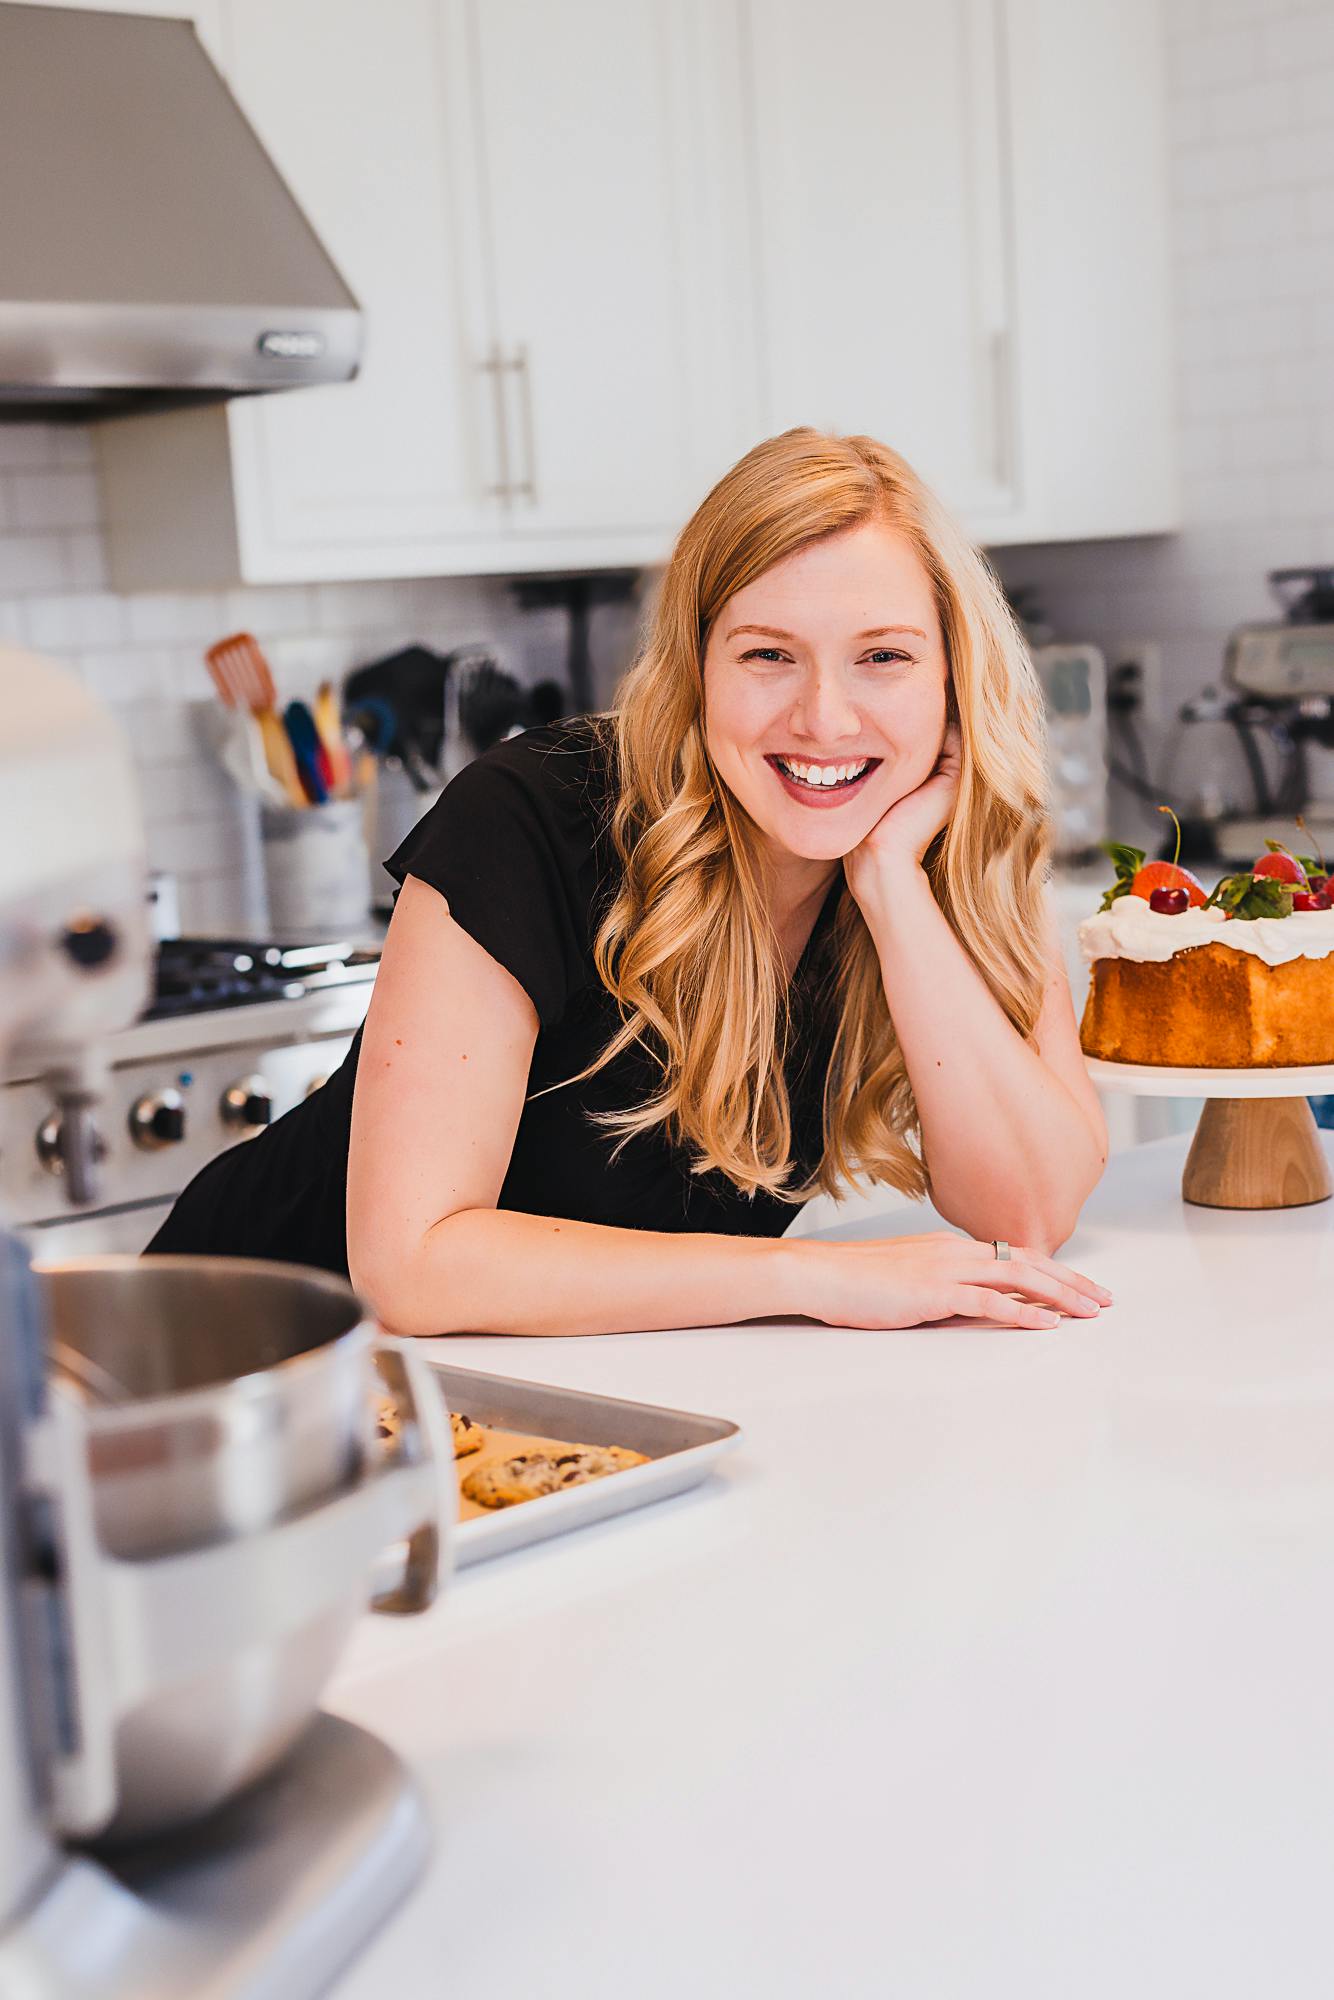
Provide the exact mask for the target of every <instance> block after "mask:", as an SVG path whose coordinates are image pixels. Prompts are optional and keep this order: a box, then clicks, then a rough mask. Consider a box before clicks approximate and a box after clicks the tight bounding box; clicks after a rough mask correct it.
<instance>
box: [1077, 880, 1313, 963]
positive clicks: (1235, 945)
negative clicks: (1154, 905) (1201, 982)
mask: <svg viewBox="0 0 1334 2000" xmlns="http://www.w3.org/2000/svg"><path fill="white" fill-rule="evenodd" d="M1202 944H1225V945H1229V946H1230V947H1231V948H1232V950H1233V951H1249V952H1253V953H1254V955H1255V956H1256V957H1257V958H1262V959H1263V960H1264V962H1265V964H1266V965H1288V964H1290V963H1291V962H1292V960H1293V959H1295V958H1325V957H1326V956H1328V954H1329V953H1330V952H1334V910H1294V911H1293V913H1292V915H1291V916H1290V917H1255V918H1245V917H1225V916H1224V914H1223V912H1222V911H1221V910H1219V909H1213V910H1183V911H1182V913H1181V915H1180V916H1179V917H1169V916H1166V915H1164V914H1163V913H1162V912H1161V911H1159V910H1151V909H1150V908H1149V905H1148V903H1147V902H1146V900H1145V899H1144V897H1143V896H1118V897H1117V899H1116V901H1115V902H1114V903H1113V904H1112V907H1111V908H1110V910H1099V912H1098V914H1097V915H1096V916H1093V917H1086V918H1085V919H1084V921H1083V923H1082V924H1081V925H1080V926H1079V948H1080V950H1081V951H1082V952H1083V954H1084V956H1085V958H1086V959H1087V960H1088V961H1089V963H1090V964H1092V962H1093V960H1094V959H1095V958H1137V959H1152V960H1155V961H1156V962H1158V963H1160V964H1161V963H1162V962H1163V961H1165V960H1166V959H1169V958H1175V957H1176V955H1177V953H1178V952H1179V951H1193V950H1194V949H1195V948H1196V946H1197V945H1202Z"/></svg>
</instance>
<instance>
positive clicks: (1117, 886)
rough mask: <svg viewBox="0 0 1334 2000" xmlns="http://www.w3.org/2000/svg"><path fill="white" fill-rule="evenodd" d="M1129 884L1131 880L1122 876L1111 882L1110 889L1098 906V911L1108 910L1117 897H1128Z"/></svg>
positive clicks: (1126, 876)
mask: <svg viewBox="0 0 1334 2000" xmlns="http://www.w3.org/2000/svg"><path fill="white" fill-rule="evenodd" d="M1130 882H1131V878H1130V876H1128V875H1123V876H1121V877H1120V878H1119V879H1118V880H1117V881H1115V882H1113V884H1112V886H1111V888H1110V889H1108V890H1106V891H1105V893H1104V895H1103V899H1102V901H1101V902H1100V903H1099V905H1098V909H1099V911H1100V912H1101V911H1102V910H1110V909H1111V907H1112V904H1113V903H1114V902H1116V900H1117V898H1118V897H1119V896H1128V895H1129V894H1130Z"/></svg>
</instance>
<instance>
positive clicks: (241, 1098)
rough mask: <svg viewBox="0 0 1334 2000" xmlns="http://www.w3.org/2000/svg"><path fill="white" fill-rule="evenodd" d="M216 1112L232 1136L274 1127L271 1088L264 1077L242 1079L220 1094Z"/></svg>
mask: <svg viewBox="0 0 1334 2000" xmlns="http://www.w3.org/2000/svg"><path fill="white" fill-rule="evenodd" d="M218 1110H219V1111H220V1112H221V1114H222V1122H223V1124H224V1125H227V1126H229V1127H230V1128H231V1130H232V1131H233V1132H245V1133H253V1132H262V1131H263V1130H264V1127H265V1126H266V1125H271V1124H272V1123H273V1086H272V1084H271V1083H270V1082H269V1080H268V1078H267V1077H263V1076H243V1077H241V1079H240V1080H239V1082H237V1083H233V1084H229V1085H228V1087H227V1089H226V1090H224V1091H223V1093H222V1096H221V1098H220V1099H219V1100H218Z"/></svg>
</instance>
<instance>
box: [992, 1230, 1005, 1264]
mask: <svg viewBox="0 0 1334 2000" xmlns="http://www.w3.org/2000/svg"><path fill="white" fill-rule="evenodd" d="M991 1247H992V1249H993V1250H994V1251H995V1253H996V1261H997V1263H998V1264H1008V1263H1009V1261H1010V1246H1009V1244H1008V1243H1007V1242H1005V1240H1004V1239H1003V1238H1002V1237H995V1238H993V1240H992V1245H991Z"/></svg>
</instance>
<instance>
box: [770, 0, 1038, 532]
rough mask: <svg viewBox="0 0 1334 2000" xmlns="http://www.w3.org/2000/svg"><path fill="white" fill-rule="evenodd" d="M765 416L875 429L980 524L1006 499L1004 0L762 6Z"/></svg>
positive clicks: (1008, 328)
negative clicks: (999, 28) (997, 0)
mask: <svg viewBox="0 0 1334 2000" xmlns="http://www.w3.org/2000/svg"><path fill="white" fill-rule="evenodd" d="M749 17H750V38H751V41H750V53H751V63H750V70H749V78H748V94H749V99H750V119H749V123H750V129H751V133H752V169H753V176H754V187H755V226H756V231H757V239H758V240H757V248H758V259H757V269H758V273H759V285H760V315H759V318H760V328H761V340H762V347H763V356H764V367H763V380H764V383H765V417H766V429H768V430H770V431H779V430H784V429H786V428H787V427H788V426H789V425H792V424H803V423H805V424H814V425H817V426H818V427H820V428H821V429H826V430H839V431H861V432H869V433H870V435H872V436H873V437H876V438H879V439H881V440H883V441H884V442H885V443H887V444H891V445H893V447H894V448H895V450H897V451H900V452H902V453H903V455H904V456H905V457H906V458H908V459H910V460H911V461H912V462H913V463H914V465H915V466H916V467H917V468H918V470H919V471H920V472H921V473H922V474H923V476H924V477H925V478H927V479H928V480H929V481H930V482H931V483H932V484H934V485H935V486H937V487H938V488H939V490H940V491H941V493H942V494H947V495H948V496H949V498H950V499H951V501H952V502H953V504H954V505H956V506H958V507H961V508H967V509H968V510H969V512H970V514H972V515H973V516H974V517H975V518H980V517H981V516H982V515H983V514H995V513H997V512H998V511H1003V510H1005V509H1008V508H1009V507H1010V506H1011V505H1012V504H1013V484H1012V480H1013V453H1014V439H1013V436H1012V400H1013V399H1012V383H1011V375H1010V353H1011V346H1010V343H1011V335H1012V329H1013V306H1012V280H1011V270H1010V259H1009V255H1008V240H1007V236H1008V220H1009V218H1008V214H1007V183H1006V173H1005V159H1004V147H1003V121H1004V116H1005V105H1004V86H1003V72H1002V67H1001V64H1000V61H999V57H998V50H997V46H996V19H995V8H994V6H993V4H992V0H936V4H934V5H932V6H930V7H923V6H922V5H921V4H920V0H877V4H876V5H875V6H874V7H868V6H867V5H866V4H865V0H821V4H820V5H819V6H818V7H813V6H812V5H811V4H810V0H756V4H755V5H753V6H752V7H751V8H750V9H749Z"/></svg>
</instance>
